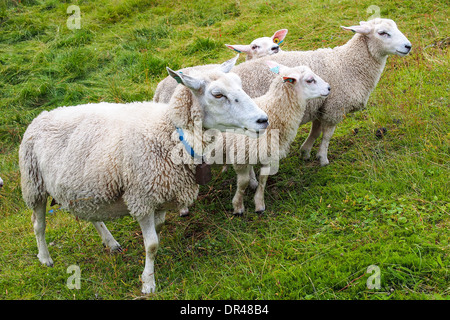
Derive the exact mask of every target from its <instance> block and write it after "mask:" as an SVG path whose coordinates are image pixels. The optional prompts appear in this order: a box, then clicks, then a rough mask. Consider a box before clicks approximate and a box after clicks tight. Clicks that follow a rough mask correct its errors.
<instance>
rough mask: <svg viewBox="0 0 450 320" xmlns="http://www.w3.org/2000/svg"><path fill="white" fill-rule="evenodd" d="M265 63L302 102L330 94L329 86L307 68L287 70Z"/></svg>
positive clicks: (282, 66) (276, 64)
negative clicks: (297, 94) (292, 89)
mask: <svg viewBox="0 0 450 320" xmlns="http://www.w3.org/2000/svg"><path fill="white" fill-rule="evenodd" d="M266 63H267V65H268V66H269V68H270V70H271V71H272V72H274V73H276V74H279V75H280V76H281V78H282V79H283V80H282V81H283V82H285V83H286V85H288V86H293V88H294V90H296V91H297V92H298V93H299V96H301V97H302V98H303V99H304V100H309V99H314V98H320V97H326V96H328V94H329V93H330V90H331V88H330V85H329V84H328V83H327V82H325V81H324V80H323V79H322V78H321V77H319V76H318V75H317V74H315V73H314V72H313V71H312V70H311V69H310V68H309V67H307V66H297V67H294V68H289V67H286V66H284V65H281V64H279V63H277V62H274V61H271V60H268V61H266ZM275 81H279V79H277V80H275Z"/></svg>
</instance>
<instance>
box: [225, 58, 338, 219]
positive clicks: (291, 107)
mask: <svg viewBox="0 0 450 320" xmlns="http://www.w3.org/2000/svg"><path fill="white" fill-rule="evenodd" d="M266 63H267V64H268V65H269V67H270V68H271V69H270V70H272V72H274V73H275V74H278V76H277V77H276V78H275V79H273V81H272V83H271V85H270V88H269V91H268V92H267V93H266V94H265V95H263V96H261V97H258V98H256V99H254V100H255V102H256V104H257V105H258V106H259V107H260V108H261V109H262V110H264V111H265V112H266V113H267V115H268V116H269V118H270V124H269V126H268V127H267V129H266V135H265V136H262V137H260V138H258V139H250V138H248V137H246V136H244V135H237V134H233V133H224V134H223V135H224V140H225V141H226V143H225V144H226V147H227V150H226V151H225V152H226V153H227V154H226V156H227V157H226V158H227V163H230V162H229V160H230V159H233V160H234V162H233V168H234V170H235V171H236V173H237V190H236V193H235V195H234V197H233V201H232V203H233V209H234V214H235V215H242V214H243V212H244V201H243V198H244V193H245V189H246V188H247V186H248V184H249V182H250V174H251V172H252V171H251V168H252V165H254V164H257V163H256V162H254V160H251V161H249V159H257V160H258V163H260V164H261V171H260V175H259V183H258V187H257V190H256V193H255V196H254V201H255V211H256V212H259V213H260V212H263V211H264V210H265V203H264V188H265V185H266V181H267V178H268V175H269V174H274V173H276V171H277V169H278V168H277V166H278V161H279V160H281V159H283V158H285V157H286V156H287V154H288V152H289V147H290V145H291V143H292V141H294V138H295V136H296V135H297V130H298V127H299V125H300V121H301V119H302V118H303V115H304V113H305V107H306V101H307V100H310V99H314V98H324V97H327V96H328V95H329V93H330V86H329V84H328V83H326V82H325V81H324V80H323V79H322V78H320V77H319V76H318V75H317V74H315V73H314V72H312V71H311V69H310V68H309V67H306V66H297V67H294V68H289V67H286V66H283V65H281V64H278V63H276V62H274V61H266ZM273 135H275V137H273ZM243 140H245V141H243ZM274 141H275V143H274ZM243 142H244V143H243ZM256 145H257V147H256ZM236 146H241V147H242V146H245V154H242V150H239V147H236ZM230 150H231V151H230ZM230 152H232V153H233V155H232V156H230V154H229V153H230ZM256 153H257V154H256ZM239 154H240V156H241V157H242V156H245V161H242V159H239ZM271 165H275V167H276V168H275V169H274V170H273V169H272V168H270V166H271Z"/></svg>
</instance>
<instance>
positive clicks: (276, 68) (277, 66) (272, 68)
mask: <svg viewBox="0 0 450 320" xmlns="http://www.w3.org/2000/svg"><path fill="white" fill-rule="evenodd" d="M266 64H267V65H268V66H269V68H270V71H272V72H273V73H276V74H279V73H280V67H281V65H280V64H278V63H276V62H275V61H272V60H267V61H266Z"/></svg>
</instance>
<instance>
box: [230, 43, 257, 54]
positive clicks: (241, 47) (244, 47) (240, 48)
mask: <svg viewBox="0 0 450 320" xmlns="http://www.w3.org/2000/svg"><path fill="white" fill-rule="evenodd" d="M226 46H227V47H228V48H230V49H231V50H234V51H236V52H237V53H242V52H244V53H248V52H250V51H251V50H252V47H250V45H248V44H235V45H230V44H226Z"/></svg>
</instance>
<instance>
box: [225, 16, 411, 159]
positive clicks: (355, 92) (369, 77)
mask: <svg viewBox="0 0 450 320" xmlns="http://www.w3.org/2000/svg"><path fill="white" fill-rule="evenodd" d="M342 28H343V29H344V30H351V31H353V32H354V33H355V35H354V36H353V37H352V38H351V39H350V40H349V41H348V42H347V43H346V44H344V45H342V46H338V47H335V48H333V49H329V48H327V49H317V50H314V51H289V52H280V53H279V54H277V55H274V56H273V57H271V60H274V61H276V62H278V63H281V64H284V65H286V66H289V67H293V66H296V65H307V66H309V67H310V68H311V70H312V71H313V72H315V73H317V74H318V75H320V76H321V77H322V78H323V79H324V80H325V81H327V82H328V83H329V84H330V85H331V87H332V88H333V91H332V92H331V94H330V96H329V97H328V98H327V99H325V100H317V99H316V100H310V101H309V102H308V103H307V105H306V111H305V114H304V116H303V118H302V121H301V124H305V123H308V122H310V121H312V127H311V130H310V133H309V136H308V138H307V139H306V140H305V142H304V143H303V144H302V146H301V149H300V150H301V153H302V156H303V159H305V160H308V159H310V156H311V148H312V146H313V144H314V141H315V140H316V139H317V138H318V137H319V135H320V134H321V133H322V141H321V143H320V146H319V151H318V152H317V155H316V158H317V159H318V160H319V162H320V165H321V166H326V165H328V164H329V160H328V156H327V154H328V146H329V143H330V139H331V137H332V136H333V133H334V131H335V129H336V126H337V124H338V123H340V122H341V121H342V120H343V119H344V117H345V115H346V114H348V113H350V112H355V111H358V110H361V109H363V108H365V106H366V104H367V101H368V99H369V96H370V94H371V92H372V91H373V90H374V89H375V87H376V85H377V83H378V81H379V79H380V76H381V73H382V72H383V69H384V66H385V64H386V59H387V57H388V56H389V55H398V56H401V57H403V56H406V55H407V54H408V53H409V52H410V50H411V43H410V42H409V40H408V39H407V38H406V37H405V36H404V35H403V34H402V33H401V32H400V31H399V29H398V28H397V25H396V23H395V22H394V21H392V20H390V19H381V18H376V19H373V20H369V21H367V22H366V21H361V22H360V25H356V26H351V27H342ZM264 60H267V57H264V58H261V59H258V60H252V61H247V62H244V63H241V64H240V65H238V66H236V67H235V68H234V69H233V72H236V73H237V74H238V75H239V76H240V77H241V79H242V84H243V85H242V86H243V88H244V90H245V91H246V92H247V93H248V94H249V95H250V96H251V97H253V98H254V97H258V96H261V95H262V94H264V93H265V92H266V91H267V90H268V89H269V86H270V83H271V80H272V79H273V77H274V76H273V73H271V72H269V71H267V68H265V65H264Z"/></svg>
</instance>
